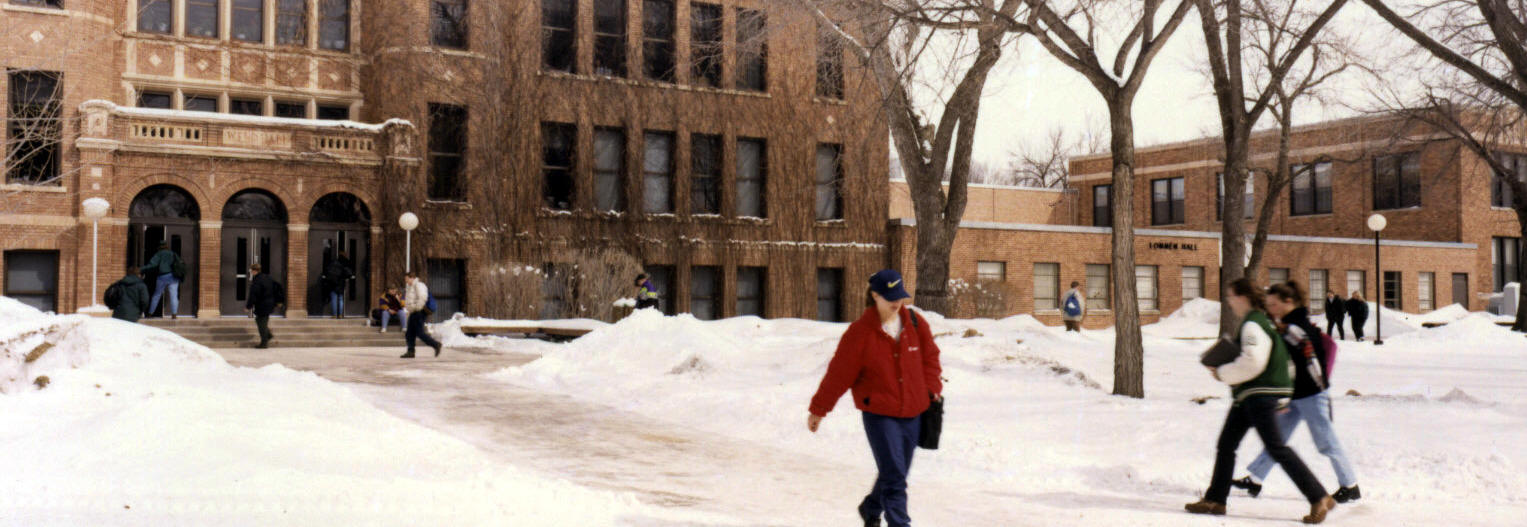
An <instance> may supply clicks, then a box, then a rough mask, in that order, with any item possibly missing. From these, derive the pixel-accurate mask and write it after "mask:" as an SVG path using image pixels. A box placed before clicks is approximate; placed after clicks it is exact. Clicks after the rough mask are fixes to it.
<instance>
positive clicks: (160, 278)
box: [138, 242, 185, 319]
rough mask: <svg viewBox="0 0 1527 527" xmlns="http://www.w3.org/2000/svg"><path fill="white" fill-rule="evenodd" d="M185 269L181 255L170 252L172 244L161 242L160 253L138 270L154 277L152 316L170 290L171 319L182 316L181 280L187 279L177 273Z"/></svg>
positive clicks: (149, 307)
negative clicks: (178, 270)
mask: <svg viewBox="0 0 1527 527" xmlns="http://www.w3.org/2000/svg"><path fill="white" fill-rule="evenodd" d="M184 267H185V264H184V263H181V261H180V255H178V254H175V251H171V250H170V244H168V243H164V242H160V243H159V251H158V252H155V253H154V257H153V258H149V260H148V263H147V264H144V265H143V267H141V268H139V269H138V271H140V272H142V273H143V276H150V275H152V276H153V277H154V298H153V299H152V300H150V301H149V305H148V312H149V313H150V314H152V313H153V312H155V311H158V310H159V300H161V299H163V298H164V291H165V290H166V289H168V290H169V291H170V318H171V319H175V318H177V317H178V316H179V315H180V279H182V278H185V277H184V276H177V275H176V273H175V271H176V269H177V268H184ZM160 316H164V315H160Z"/></svg>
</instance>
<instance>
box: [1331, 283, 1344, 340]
mask: <svg viewBox="0 0 1527 527" xmlns="http://www.w3.org/2000/svg"><path fill="white" fill-rule="evenodd" d="M1346 317H1347V304H1346V303H1345V302H1343V301H1342V300H1341V295H1338V294H1336V293H1335V292H1332V291H1326V334H1327V335H1338V334H1339V335H1341V339H1342V340H1347V330H1346V328H1343V327H1341V323H1342V319H1345V318H1346ZM1333 329H1334V330H1335V331H1332V330H1333Z"/></svg>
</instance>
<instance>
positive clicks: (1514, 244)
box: [1490, 237, 1522, 293]
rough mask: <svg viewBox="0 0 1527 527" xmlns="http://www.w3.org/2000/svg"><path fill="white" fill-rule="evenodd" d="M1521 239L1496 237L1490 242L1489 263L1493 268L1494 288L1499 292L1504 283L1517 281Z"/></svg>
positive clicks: (1504, 285)
mask: <svg viewBox="0 0 1527 527" xmlns="http://www.w3.org/2000/svg"><path fill="white" fill-rule="evenodd" d="M1521 257H1522V239H1521V238H1506V237H1496V238H1494V239H1492V240H1491V243H1490V263H1491V266H1492V267H1493V269H1494V272H1493V273H1491V274H1493V275H1494V278H1495V289H1492V291H1495V292H1497V293H1498V292H1500V291H1501V290H1502V289H1504V288H1505V287H1506V284H1509V283H1511V282H1516V281H1517V269H1518V266H1519V265H1520V263H1521Z"/></svg>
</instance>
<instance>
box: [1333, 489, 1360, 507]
mask: <svg viewBox="0 0 1527 527" xmlns="http://www.w3.org/2000/svg"><path fill="white" fill-rule="evenodd" d="M1331 497H1332V498H1335V499H1336V503H1346V502H1349V501H1357V500H1360V499H1363V492H1362V491H1360V490H1357V485H1353V486H1350V487H1342V488H1341V489H1339V490H1337V491H1336V493H1335V494H1332V495H1331Z"/></svg>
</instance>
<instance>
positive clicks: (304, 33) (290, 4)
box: [276, 0, 308, 46]
mask: <svg viewBox="0 0 1527 527" xmlns="http://www.w3.org/2000/svg"><path fill="white" fill-rule="evenodd" d="M276 43H277V44H282V45H293V46H306V45H308V0H276Z"/></svg>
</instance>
